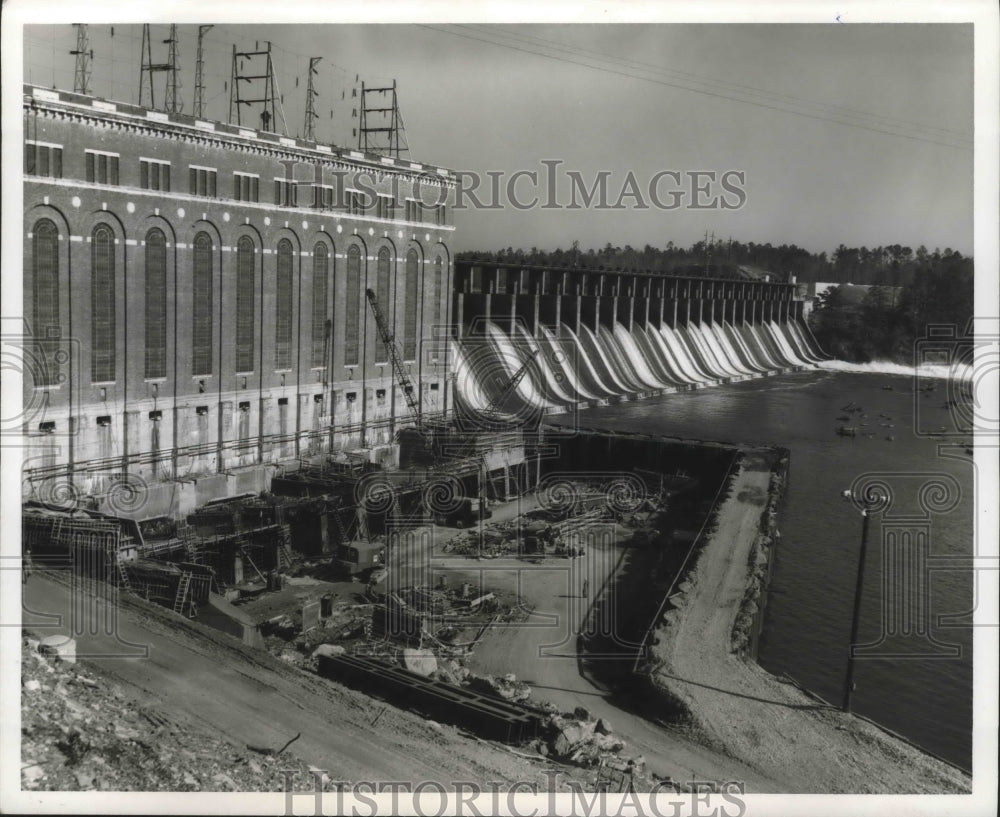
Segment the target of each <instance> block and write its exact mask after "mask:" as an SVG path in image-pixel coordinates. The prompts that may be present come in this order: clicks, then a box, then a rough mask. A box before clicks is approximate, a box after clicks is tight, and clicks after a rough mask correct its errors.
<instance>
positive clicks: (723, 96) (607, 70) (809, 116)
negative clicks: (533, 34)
mask: <svg viewBox="0 0 1000 817" xmlns="http://www.w3.org/2000/svg"><path fill="white" fill-rule="evenodd" d="M419 25H420V27H421V28H426V29H429V30H431V31H436V32H438V33H441V34H450V35H452V36H454V37H462V38H464V39H468V40H474V41H476V42H481V43H486V44H488V45H494V46H497V47H498V48H508V49H511V50H514V51H519V52H521V53H524V54H531V55H532V56H535V57H542V58H543V59H549V60H555V61H556V62H563V63H567V64H569V65H579V66H582V67H584V68H590V69H592V70H595V71H602V72H604V73H607V74H615V75H617V76H622V77H628V78H629V79H638V80H642V81H644V82H650V83H653V84H655V85H663V86H665V87H669V88H677V89H680V90H684V91H691V92H693V93H697V94H702V95H704V96H711V97H716V98H719V99H727V100H730V101H732V102H742V103H743V104H745V105H753V106H756V107H760V108H767V109H768V110H772V111H778V112H780V113H788V114H792V115H794V116H799V117H803V118H806V119H814V120H818V121H822V122H832V123H834V124H837V125H844V126H845V127H852V128H859V129H861V130H867V131H871V132H872V133H881V134H884V135H886V136H896V137H899V138H902V139H910V140H913V141H918V142H926V143H929V144H935V145H940V146H942V147H949V148H954V149H956V150H971V145H956V144H954V143H952V142H943V141H941V140H939V139H932V138H929V137H925V136H919V135H915V134H910V133H901V132H899V131H898V130H887V129H885V128H880V127H876V126H875V125H874V124H869V125H865V124H862V123H859V122H850V121H844V120H842V119H837V118H834V117H832V116H828V115H822V114H817V113H808V112H806V111H797V110H794V109H792V108H788V107H781V106H779V105H777V104H773V105H772V104H767V103H766V102H760V101H755V100H752V99H745V98H742V97H740V96H738V95H736V94H735V93H723V92H721V91H709V90H704V89H700V88H692V87H691V86H690V85H684V84H682V83H680V82H668V81H666V80H664V79H656V78H653V77H644V76H639V75H637V74H635V73H630V72H628V71H624V70H616V69H614V68H609V67H602V66H599V65H591V64H590V63H587V62H584V61H582V60H581V59H570V58H566V57H559V56H556V55H555V54H546V53H539V52H538V51H536V50H531V49H529V48H526V47H525V48H522V47H519V46H517V45H512V44H509V43H503V42H497V41H495V40H490V39H486V38H483V37H476V36H473V35H472V34H466V33H463V32H460V31H452V30H449V29H445V28H440V27H438V26H433V25H427V24H419Z"/></svg>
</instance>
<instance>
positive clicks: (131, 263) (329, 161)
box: [23, 86, 455, 516]
mask: <svg viewBox="0 0 1000 817" xmlns="http://www.w3.org/2000/svg"><path fill="white" fill-rule="evenodd" d="M23 109H24V133H25V152H24V157H25V163H24V231H25V232H24V236H25V241H24V318H25V327H26V333H27V335H28V336H29V337H28V340H27V342H26V354H27V355H28V358H29V359H30V362H28V363H26V366H25V378H24V390H25V394H24V400H25V406H26V412H25V418H26V419H25V423H24V434H25V437H26V442H27V444H28V447H29V451H28V453H27V455H26V462H25V471H24V479H25V495H26V496H32V497H34V498H37V499H41V500H43V501H46V500H48V501H51V500H52V499H56V498H60V497H64V496H65V494H66V493H67V492H68V493H71V494H80V495H84V494H90V495H93V496H95V497H97V498H98V499H99V500H101V501H104V502H106V503H107V502H111V499H110V498H109V497H108V492H109V491H110V490H114V486H115V485H118V486H119V490H120V489H121V488H120V486H121V485H122V484H123V479H124V480H125V482H128V480H132V481H133V482H134V483H142V484H146V485H149V490H148V491H147V492H145V494H144V495H143V498H142V500H141V502H142V504H143V507H142V508H138V509H136V508H129V507H124V508H123V507H122V505H123V501H124V499H128V497H124V498H123V497H121V496H119V497H118V498H117V500H116V501H115V502H111V504H112V505H113V506H114V507H113V510H115V511H116V512H119V513H122V512H124V513H125V515H128V513H129V512H132V513H134V514H135V515H136V516H156V515H160V514H177V513H182V512H186V511H188V510H190V509H193V508H194V507H195V506H196V505H199V504H201V503H203V502H205V501H207V500H209V499H212V498H215V497H217V496H224V495H227V494H233V493H240V492H242V491H246V490H261V489H263V488H266V487H267V485H268V484H269V481H268V477H269V476H270V474H271V473H272V472H273V471H274V470H275V469H276V468H277V467H278V466H279V465H281V464H282V463H289V462H294V461H295V460H298V459H304V458H309V457H312V456H321V455H326V454H327V453H328V452H333V451H338V450H341V451H348V450H351V451H359V450H360V451H362V452H364V455H365V456H367V457H369V458H370V459H373V460H377V459H384V460H386V461H391V460H392V459H393V457H394V456H395V451H396V449H395V447H394V445H393V441H394V435H395V433H396V431H397V430H398V429H399V427H400V426H401V425H407V424H412V422H413V419H412V417H411V416H410V412H409V410H408V407H407V403H406V401H405V400H404V396H403V394H402V393H401V389H399V388H398V387H397V385H396V382H395V380H394V377H393V373H392V369H391V366H390V365H389V364H388V355H387V354H386V350H385V347H384V345H383V343H382V342H381V340H380V339H379V336H378V333H377V332H376V326H375V322H374V320H373V318H372V313H371V310H370V309H369V307H368V304H367V301H366V297H365V290H366V288H370V289H372V290H374V291H375V293H376V295H377V298H378V300H379V303H380V305H381V307H382V309H383V311H384V312H385V314H386V316H387V318H388V320H389V322H390V323H391V326H392V330H393V331H394V334H395V338H396V341H397V343H398V347H399V349H400V351H401V353H402V357H403V358H404V359H405V361H406V362H407V365H408V367H409V369H410V372H411V375H412V382H413V384H414V392H415V396H416V399H417V402H418V404H419V407H420V410H421V412H422V413H424V414H426V415H428V416H433V415H440V414H442V413H445V412H447V411H449V409H450V400H451V395H450V394H449V389H448V362H447V359H446V355H445V345H444V333H443V332H440V331H438V332H435V328H436V327H439V326H443V325H444V324H447V323H448V321H449V304H450V297H449V296H450V293H451V290H452V283H451V282H452V263H451V256H452V252H451V249H450V245H451V243H452V235H453V231H454V227H453V225H452V224H451V220H450V207H449V204H450V202H451V201H452V199H453V194H454V187H455V177H454V175H453V174H452V173H450V172H449V171H447V170H445V169H442V168H437V167H427V166H423V165H420V164H417V163H415V162H410V161H407V160H400V159H392V158H389V157H385V156H380V155H375V154H363V153H360V152H358V151H353V150H347V149H338V148H333V147H329V146H326V145H322V144H317V143H315V142H310V141H306V140H302V139H292V138H287V137H283V136H280V135H278V134H275V133H266V132H261V131H257V130H253V129H248V128H243V127H237V126H232V125H228V124H223V123H219V122H209V121H201V120H196V119H195V118H194V117H192V116H188V115H184V114H176V113H169V114H168V113H164V112H161V111H156V110H149V109H145V108H141V107H138V106H135V105H130V104H125V103H120V102H108V101H105V100H102V99H97V98H94V97H91V96H82V95H79V94H73V93H69V92H64V91H53V90H46V89H42V88H37V87H30V86H26V87H25V88H24V108H23ZM102 498H103V499H102ZM133 499H134V498H133Z"/></svg>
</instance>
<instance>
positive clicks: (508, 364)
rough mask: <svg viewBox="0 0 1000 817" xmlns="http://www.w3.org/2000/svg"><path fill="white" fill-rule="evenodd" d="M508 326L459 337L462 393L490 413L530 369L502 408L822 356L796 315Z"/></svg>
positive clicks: (484, 327)
mask: <svg viewBox="0 0 1000 817" xmlns="http://www.w3.org/2000/svg"><path fill="white" fill-rule="evenodd" d="M513 329H514V331H513V332H509V331H504V329H502V328H501V326H500V325H499V324H497V323H494V322H492V321H487V322H481V323H480V324H479V326H478V330H479V331H477V333H476V334H475V335H466V336H464V337H462V338H461V339H459V340H458V341H455V342H454V346H453V355H452V359H453V360H454V372H455V387H456V388H455V391H456V394H455V396H456V399H457V400H458V401H459V402H460V403H461V404H463V405H464V406H465V407H466V408H468V409H471V410H473V411H476V410H483V409H484V408H486V407H487V406H488V405H489V404H490V403H491V401H492V400H493V399H495V398H496V396H497V395H498V394H499V393H500V391H501V390H502V386H503V383H504V382H505V381H506V380H508V379H509V378H511V377H512V376H513V375H514V374H515V373H516V372H517V371H518V370H519V369H521V368H522V367H524V366H526V369H527V371H526V373H525V376H524V377H523V379H521V380H520V382H519V383H518V386H517V390H516V393H515V394H514V395H513V396H511V397H508V399H507V401H506V405H505V406H504V407H503V408H504V410H505V411H508V412H512V413H522V412H526V411H529V412H538V411H539V410H540V411H542V412H544V413H556V412H559V411H562V410H565V409H567V408H569V407H572V406H581V405H600V404H607V403H614V402H619V401H623V400H635V399H639V398H642V397H648V396H652V395H656V394H662V393H668V392H673V391H683V390H688V389H692V388H700V387H705V386H714V385H718V384H721V383H730V382H734V381H738V380H746V379H751V378H757V377H764V376H767V375H769V374H773V373H777V372H782V371H789V370H794V369H801V368H813V367H814V366H815V364H816V363H817V362H819V361H820V360H823V359H824V355H823V354H822V352H821V351H820V350H819V348H818V346H817V345H816V342H815V340H814V339H813V338H812V335H811V333H810V332H809V329H808V327H807V326H806V325H805V324H804V323H802V322H801V321H798V320H792V321H785V322H778V321H763V322H760V323H756V324H745V325H733V324H731V323H729V322H728V321H724V322H716V323H703V324H700V325H697V324H693V325H689V326H679V327H677V328H671V327H670V326H668V325H663V326H660V327H656V326H654V325H653V324H648V325H646V326H640V325H638V324H636V325H634V326H633V327H632V329H631V330H629V329H627V328H626V326H625V325H624V324H622V323H619V322H615V323H614V324H613V326H612V327H611V328H608V327H605V326H600V327H598V328H597V330H596V331H595V330H593V329H591V328H590V327H588V326H580V328H579V331H578V332H574V331H573V330H572V329H571V328H570V327H569V326H568V325H567V324H565V323H560V324H559V325H558V328H557V330H553V329H551V328H549V327H547V326H539V328H538V331H537V333H536V335H535V336H532V334H530V333H529V332H528V330H527V329H526V328H525V327H524V326H523V325H521V324H515V325H514V327H513Z"/></svg>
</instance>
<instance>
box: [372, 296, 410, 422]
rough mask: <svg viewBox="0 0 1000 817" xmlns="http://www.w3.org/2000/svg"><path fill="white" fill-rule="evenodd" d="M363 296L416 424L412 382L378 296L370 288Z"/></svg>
mask: <svg viewBox="0 0 1000 817" xmlns="http://www.w3.org/2000/svg"><path fill="white" fill-rule="evenodd" d="M365 297H366V298H368V305H369V306H370V307H371V308H372V315H374V316H375V324H376V325H377V326H378V333H379V337H381V339H382V343H383V344H384V345H385V351H386V354H387V355H388V356H389V362H390V363H391V364H392V371H393V374H395V376H396V383H397V385H398V386H399V387H400V388H401V389H402V390H403V397H404V399H405V400H406V406H407V408H408V409H409V410H410V414H412V415H413V419H414V420H416V421H417V425H419V424H420V405H419V404H418V403H417V398H416V397H415V396H414V394H413V384H412V383H411V382H410V378H409V375H407V374H406V370H405V369H403V361H402V357H401V355H400V354H399V349H398V348H397V347H396V338H395V336H394V335H393V333H392V332H391V331H389V325H388V324H387V323H386V321H385V317H384V316H383V315H382V310H381V308H380V307H379V305H378V298H377V297H375V293H374V292H373V291H372V290H370V289H366V290H365Z"/></svg>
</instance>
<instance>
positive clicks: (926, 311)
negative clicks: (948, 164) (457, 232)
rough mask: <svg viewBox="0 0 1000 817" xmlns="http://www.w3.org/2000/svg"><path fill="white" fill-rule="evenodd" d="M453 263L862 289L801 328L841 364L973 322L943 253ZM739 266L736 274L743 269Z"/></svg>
mask: <svg viewBox="0 0 1000 817" xmlns="http://www.w3.org/2000/svg"><path fill="white" fill-rule="evenodd" d="M457 259H458V260H470V261H471V260H481V261H486V262H507V263H516V264H525V265H534V264H538V265H545V266H554V267H576V268H579V269H581V270H583V269H592V270H600V269H603V270H610V271H616V270H621V271H632V270H636V271H639V270H641V271H650V272H661V273H663V274H673V275H689V276H704V277H711V278H718V277H723V278H731V277H740V276H741V275H742V274H744V273H750V274H751V275H761V274H764V273H767V274H770V275H771V277H772V280H777V281H788V280H790V279H791V277H792V276H795V279H796V280H797V281H798V282H799V283H812V282H829V283H838V284H865V285H868V288H867V289H866V290H852V288H850V287H847V288H836V287H835V288H831V289H829V290H827V291H826V292H825V293H823V294H821V295H820V296H819V297H818V298H817V300H816V305H815V309H814V310H813V312H812V314H811V315H810V319H809V323H810V326H811V328H812V330H813V332H814V334H815V335H816V339H817V340H818V341H819V343H820V344H821V346H822V347H823V348H824V349H825V350H826V351H827V352H828V353H830V354H831V355H833V356H834V357H836V358H839V359H841V360H848V361H854V362H868V361H870V360H874V359H883V360H893V361H897V362H900V363H912V362H913V359H914V358H913V355H914V344H915V342H916V341H918V340H919V339H920V338H922V337H925V336H926V333H927V326H928V325H930V324H946V325H950V326H954V327H956V331H957V332H958V333H959V334H961V333H962V332H963V331H964V330H965V328H966V326H967V324H968V323H969V321H970V320H971V318H972V315H973V309H974V298H973V284H974V265H973V259H972V258H971V257H969V256H964V255H962V254H961V253H959V252H955V251H953V250H952V249H951V248H946V249H945V250H944V251H943V252H942V251H941V250H939V249H935V250H934V251H933V252H931V251H928V250H927V248H926V247H923V246H920V247H918V248H917V249H916V250H913V249H912V248H911V247H905V246H901V245H899V244H893V245H890V246H886V247H875V248H871V249H870V248H867V247H845V246H844V245H840V246H839V247H838V248H837V249H836V250H835V251H834V253H833V257H832V258H828V257H827V254H826V253H812V252H809V251H808V250H805V249H802V248H801V247H797V246H795V245H794V244H791V245H786V244H782V245H780V246H777V247H775V246H772V245H771V244H755V243H753V242H752V241H751V242H748V243H743V242H740V241H732V240H729V239H727V240H724V241H723V240H706V241H698V242H696V243H694V244H693V245H691V246H690V247H688V248H684V247H679V246H676V245H675V244H674V243H673V242H668V243H667V245H666V246H665V247H663V248H662V249H661V248H658V247H653V246H651V245H649V244H647V245H646V246H645V247H643V248H642V249H637V248H635V247H631V246H628V245H626V246H625V247H616V246H613V245H612V244H610V243H608V244H606V245H605V246H604V247H603V248H601V249H599V250H595V249H593V248H591V249H588V250H582V249H580V246H579V242H577V241H574V242H573V245H572V246H571V247H570V248H569V249H567V250H563V249H555V250H539V249H538V248H537V247H532V248H531V249H530V250H524V249H514V248H512V247H508V248H507V249H503V250H497V251H471V252H463V253H459V254H458V256H457ZM741 268H742V269H741Z"/></svg>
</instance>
